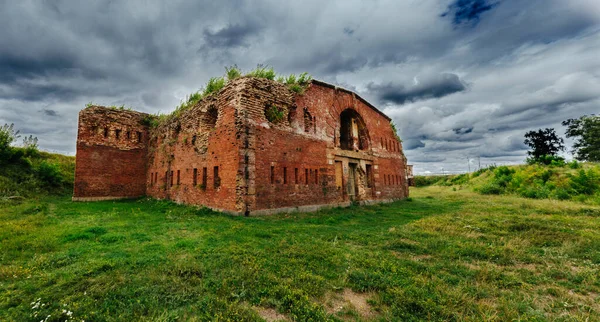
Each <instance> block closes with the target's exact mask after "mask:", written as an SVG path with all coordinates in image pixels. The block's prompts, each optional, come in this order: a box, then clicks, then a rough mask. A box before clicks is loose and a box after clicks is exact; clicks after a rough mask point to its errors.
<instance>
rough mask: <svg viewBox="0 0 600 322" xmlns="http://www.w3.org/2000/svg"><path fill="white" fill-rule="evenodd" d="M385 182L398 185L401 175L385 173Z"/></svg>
mask: <svg viewBox="0 0 600 322" xmlns="http://www.w3.org/2000/svg"><path fill="white" fill-rule="evenodd" d="M383 184H385V185H390V186H396V185H399V184H400V176H399V175H393V174H384V175H383Z"/></svg>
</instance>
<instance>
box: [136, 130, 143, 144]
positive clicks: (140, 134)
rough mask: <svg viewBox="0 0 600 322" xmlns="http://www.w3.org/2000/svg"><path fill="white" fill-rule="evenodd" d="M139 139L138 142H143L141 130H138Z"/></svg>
mask: <svg viewBox="0 0 600 322" xmlns="http://www.w3.org/2000/svg"><path fill="white" fill-rule="evenodd" d="M137 141H138V143H140V142H142V132H140V131H138V132H137Z"/></svg>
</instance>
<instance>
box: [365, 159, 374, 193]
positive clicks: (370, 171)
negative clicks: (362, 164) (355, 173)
mask: <svg viewBox="0 0 600 322" xmlns="http://www.w3.org/2000/svg"><path fill="white" fill-rule="evenodd" d="M366 172H367V173H366V175H367V188H372V187H373V169H372V166H371V165H370V164H367V167H366Z"/></svg>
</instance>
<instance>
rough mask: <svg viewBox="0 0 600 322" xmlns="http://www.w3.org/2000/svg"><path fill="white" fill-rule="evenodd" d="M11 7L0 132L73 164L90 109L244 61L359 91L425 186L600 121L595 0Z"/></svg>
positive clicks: (0, 3)
mask: <svg viewBox="0 0 600 322" xmlns="http://www.w3.org/2000/svg"><path fill="white" fill-rule="evenodd" d="M0 9H1V10H0V125H1V124H4V123H9V124H10V123H14V124H15V127H16V128H19V129H21V133H22V134H25V135H29V134H33V135H34V136H37V137H38V138H39V144H40V147H41V148H42V149H45V150H49V151H56V152H61V153H66V154H71V155H73V154H74V153H75V140H76V133H77V132H76V129H77V113H78V111H79V110H80V109H82V108H84V107H85V104H86V103H88V102H94V103H97V104H102V105H122V104H125V105H126V106H130V107H133V108H134V109H137V110H140V111H144V112H149V113H156V112H170V111H171V110H173V109H174V107H175V106H176V105H177V104H178V103H179V102H180V100H182V99H184V98H185V96H186V95H187V94H189V93H190V92H193V91H196V90H198V89H199V88H200V87H201V86H202V85H203V84H205V83H206V81H207V80H208V79H209V78H210V77H211V76H218V75H222V74H223V72H224V66H229V65H233V64H237V65H238V66H239V67H240V68H242V69H243V70H246V71H247V70H250V69H252V68H254V67H255V66H256V65H257V64H265V65H269V66H273V67H274V68H275V69H276V71H278V72H279V73H281V74H289V73H301V72H304V71H306V72H309V73H310V74H311V75H313V77H314V78H317V79H320V80H323V81H326V82H330V83H334V84H338V85H340V86H343V87H346V88H348V89H351V90H354V91H356V92H358V93H359V94H360V95H361V96H363V97H364V98H366V99H367V100H369V101H370V102H372V103H373V104H375V105H376V106H378V107H379V108H380V109H381V110H383V111H384V112H385V113H386V114H387V115H389V116H390V117H391V118H392V119H393V120H394V122H395V123H396V125H397V128H398V129H399V135H400V137H401V138H402V140H403V144H404V149H405V153H406V156H407V157H408V160H409V163H411V164H414V165H415V171H416V172H419V173H427V172H432V173H439V172H442V169H443V171H444V172H453V171H456V172H460V171H466V170H467V169H468V162H469V161H468V160H471V161H470V162H471V163H470V164H471V165H470V168H471V170H473V169H475V168H477V166H478V165H479V163H481V165H482V166H485V165H488V164H492V163H495V164H513V163H521V162H523V160H524V159H525V155H526V149H527V148H526V146H524V144H523V135H524V133H525V132H526V131H528V130H534V129H538V128H544V127H554V128H556V129H557V132H558V133H559V134H561V135H564V128H563V127H562V126H561V125H560V122H561V121H563V120H565V119H568V118H573V117H579V116H581V115H584V114H592V113H596V114H598V113H600V2H599V1H598V0H569V1H566V0H527V1H526V0H403V1H397V0H396V1H381V0H373V1H349V0H340V1H322V0H319V1H312V0H303V1H293V2H292V1H289V2H288V1H285V2H284V1H276V0H272V1H262V0H261V1H240V0H227V1H179V0H171V1H160V2H159V1H135V0H127V1H109V0H107V1H100V0H98V1H70V0H65V1H61V0H45V1H44V0H37V1H27V0H21V1H12V0H0ZM567 142H569V141H567ZM566 156H567V157H570V155H568V154H566Z"/></svg>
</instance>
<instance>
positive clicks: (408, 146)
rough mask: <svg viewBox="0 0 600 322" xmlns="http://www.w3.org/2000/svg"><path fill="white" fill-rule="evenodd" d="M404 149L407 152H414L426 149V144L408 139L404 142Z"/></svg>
mask: <svg viewBox="0 0 600 322" xmlns="http://www.w3.org/2000/svg"><path fill="white" fill-rule="evenodd" d="M402 147H403V148H404V149H405V150H414V149H418V148H423V147H425V143H424V142H423V141H421V140H419V139H406V140H404V141H403V142H402Z"/></svg>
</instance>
